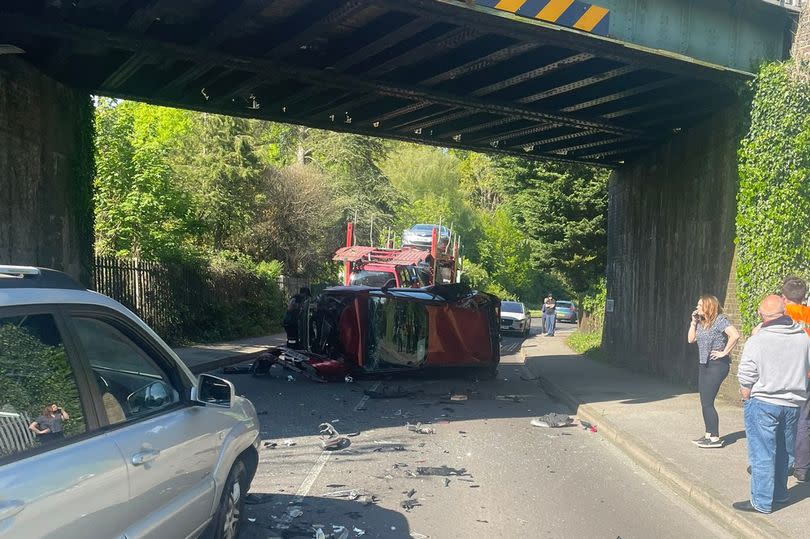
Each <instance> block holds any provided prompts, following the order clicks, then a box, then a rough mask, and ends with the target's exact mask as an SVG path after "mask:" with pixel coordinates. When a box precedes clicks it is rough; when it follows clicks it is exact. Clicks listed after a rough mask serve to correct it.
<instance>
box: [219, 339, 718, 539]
mask: <svg viewBox="0 0 810 539" xmlns="http://www.w3.org/2000/svg"><path fill="white" fill-rule="evenodd" d="M561 331H562V332H565V331H570V329H568V328H566V324H562V328H561ZM520 343H521V339H519V338H516V337H505V338H504V340H503V344H502V349H503V358H502V365H501V368H500V369H499V376H498V379H497V380H494V381H488V382H477V381H474V380H469V379H463V378H448V379H440V380H413V379H409V380H381V381H376V380H371V381H368V380H364V381H358V382H354V383H335V384H318V383H315V382H312V381H310V380H307V379H305V378H301V377H298V376H295V375H294V380H292V381H289V380H288V378H287V376H288V373H287V372H284V371H282V370H281V369H280V368H278V367H274V369H273V372H272V373H271V376H269V377H262V378H252V377H251V376H250V375H228V378H230V379H231V380H232V381H233V382H234V383H235V384H236V387H237V391H238V392H239V393H240V394H243V395H245V396H247V397H249V398H250V399H252V400H253V402H254V403H255V405H256V408H257V410H258V411H259V413H260V419H261V422H262V437H263V439H264V440H266V441H269V442H273V443H276V444H278V445H277V446H276V447H275V448H273V449H271V448H263V449H262V450H261V453H260V464H259V470H258V473H257V475H256V477H255V479H254V480H253V484H252V488H251V491H250V492H251V496H250V498H249V501H251V502H258V503H251V504H250V505H247V506H246V512H247V517H248V519H250V520H252V521H250V520H249V521H248V522H247V523H246V527H245V528H244V529H243V533H242V537H243V538H250V539H253V538H256V539H266V538H272V537H284V538H299V537H300V538H305V537H306V538H311V537H316V530H317V529H318V528H320V529H322V530H323V532H324V537H326V538H329V537H330V536H331V537H344V535H343V533H344V530H345V532H346V535H345V537H346V538H353V537H359V536H362V537H367V538H372V537H385V538H409V537H414V538H421V537H430V538H478V537H482V538H483V537H486V538H517V537H527V538H529V537H531V538H568V537H571V538H590V537H593V538H606V539H616V538H619V537H620V538H622V539H629V538H634V537H638V538H651V537H654V538H656V539H664V538H670V537H671V538H684V537H724V536H725V532H724V531H723V530H722V529H721V528H718V527H717V526H715V525H714V524H713V523H712V522H711V521H709V519H708V518H706V517H705V516H703V515H702V514H700V513H699V512H698V511H697V510H695V509H693V508H692V506H690V505H688V503H687V502H686V501H684V500H682V499H680V498H678V497H677V496H676V495H674V494H672V493H671V492H670V491H669V489H668V488H667V487H666V486H664V485H661V484H660V483H658V482H657V481H656V480H655V479H653V478H652V477H651V476H649V475H648V474H646V473H645V472H644V471H643V470H641V469H640V468H638V467H636V466H635V465H634V464H632V463H631V462H630V461H629V460H628V459H627V458H625V457H624V456H623V455H622V454H621V453H620V452H619V451H618V450H617V449H615V448H614V447H613V446H612V445H611V444H610V443H609V442H607V441H606V440H605V439H604V438H602V436H601V435H600V434H599V433H598V432H596V433H593V432H589V431H586V430H584V429H582V428H581V427H578V426H577V427H569V428H563V429H543V428H538V427H534V426H531V425H530V424H529V421H530V419H532V418H533V417H536V416H538V415H542V414H545V413H549V412H562V413H569V412H570V410H567V409H566V407H565V406H564V405H562V404H560V403H558V402H555V401H554V400H553V399H551V398H550V397H549V396H548V395H547V394H546V393H545V392H544V391H543V390H542V388H541V387H540V386H539V385H538V383H537V382H536V381H534V380H532V379H531V378H532V377H533V375H532V374H531V373H529V372H528V371H527V370H526V369H525V367H524V366H523V364H522V361H521V359H520V355H519V354H518V353H517V352H518V351H519V348H520ZM276 369H278V370H276ZM385 385H388V386H394V387H396V386H403V387H405V388H406V389H409V390H414V391H417V393H416V394H415V395H413V396H412V397H410V398H398V399H368V398H364V395H363V391H364V390H365V389H372V388H376V389H378V390H379V389H381V388H382V387H383V386H385ZM454 394H458V395H465V396H466V397H467V400H462V401H456V400H450V396H451V395H454ZM324 421H328V422H331V423H332V424H333V425H334V427H335V428H336V429H337V430H338V431H340V432H341V433H359V434H357V435H356V436H353V437H351V438H350V439H351V441H352V444H351V446H350V447H348V448H346V449H344V450H341V451H335V452H324V451H322V449H321V445H320V437H319V436H318V425H319V424H320V423H321V422H324ZM417 422H421V423H422V424H423V425H426V424H429V425H430V426H431V427H432V428H434V429H435V434H419V433H416V432H412V431H410V430H408V429H407V428H406V423H411V424H414V423H417ZM352 491H354V492H352Z"/></svg>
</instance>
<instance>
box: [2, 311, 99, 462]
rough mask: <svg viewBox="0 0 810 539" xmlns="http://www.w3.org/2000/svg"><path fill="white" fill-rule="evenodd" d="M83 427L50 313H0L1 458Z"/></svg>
mask: <svg viewBox="0 0 810 539" xmlns="http://www.w3.org/2000/svg"><path fill="white" fill-rule="evenodd" d="M86 430H87V424H86V422H85V415H84V412H83V410H82V405H81V402H80V401H79V388H78V386H77V384H76V377H75V375H74V373H73V369H72V367H71V365H70V363H69V361H68V357H67V353H66V351H65V347H64V345H63V342H62V336H61V335H60V333H59V330H58V328H57V326H56V322H55V320H54V318H53V316H51V315H49V314H32V315H21V316H13V317H0V459H2V458H3V457H8V456H11V455H14V454H16V453H20V452H23V451H27V450H29V449H33V448H36V447H38V446H41V445H45V444H51V443H56V442H59V441H61V440H64V439H65V438H70V437H73V436H76V435H78V434H81V433H83V432H85V431H86Z"/></svg>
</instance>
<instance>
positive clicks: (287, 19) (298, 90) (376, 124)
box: [0, 0, 744, 167]
mask: <svg viewBox="0 0 810 539" xmlns="http://www.w3.org/2000/svg"><path fill="white" fill-rule="evenodd" d="M0 32H2V34H0V35H2V39H0V41H2V42H3V43H8V44H10V45H13V46H16V47H18V48H19V49H22V50H23V51H24V53H23V54H22V55H21V57H22V58H24V59H25V60H26V61H27V62H29V63H32V64H34V65H35V66H36V67H38V68H39V69H40V70H41V71H43V72H44V73H46V74H48V75H49V76H51V77H53V78H55V79H57V80H59V81H61V82H63V83H65V84H67V85H68V86H71V87H74V88H78V89H83V90H86V91H88V92H93V93H99V94H103V95H109V96H115V97H122V98H130V99H136V100H142V101H148V102H152V103H156V104H163V105H169V106H175V107H183V108H191V109H197V110H204V111H209V112H217V113H222V114H229V115H238V116H246V117H254V118H262V119H267V120H275V121H282V122H288V123H295V124H302V125H307V126H311V127H318V128H324V129H330V130H338V131H347V132H352V133H359V134H366V135H375V136H380V137H386V138H392V139H400V140H410V141H416V142H422V143H427V144H434V145H441V146H447V147H459V148H468V149H474V150H481V151H489V152H492V151H497V152H501V153H507V154H515V155H521V156H528V157H535V158H551V159H559V160H568V161H578V162H588V163H596V164H602V165H605V166H611V167H613V166H618V165H619V164H621V163H622V162H623V161H624V160H626V159H628V158H631V157H632V156H633V155H634V154H638V153H639V152H644V151H645V150H648V149H649V148H651V147H653V146H656V145H660V144H661V142H662V141H664V140H665V139H667V138H669V137H671V136H672V135H673V133H676V132H678V131H680V130H682V129H685V128H688V127H689V126H691V125H694V124H696V123H697V122H699V121H700V120H702V119H704V118H705V117H706V116H708V115H710V114H711V113H712V111H713V110H715V109H716V108H718V106H721V105H723V104H725V103H727V102H728V101H729V100H731V99H732V98H733V96H734V94H735V92H734V89H735V87H736V85H737V84H738V83H739V81H740V80H742V79H743V78H744V76H743V75H742V74H741V73H739V72H735V71H731V70H723V69H719V68H716V67H713V66H708V65H705V64H701V63H699V62H695V61H688V60H687V59H684V58H676V57H674V56H672V55H663V54H653V53H651V52H649V51H644V50H641V49H639V48H636V47H632V46H628V45H623V44H620V43H617V42H613V41H611V40H606V39H601V38H597V37H593V36H589V35H588V34H586V33H584V32H578V31H573V30H569V29H563V28H560V27H554V26H552V25H549V24H544V23H524V22H519V21H516V20H514V19H510V18H508V17H499V16H494V15H493V14H491V13H487V12H484V11H482V10H481V9H473V8H471V7H469V6H467V5H466V4H465V3H464V2H462V1H459V2H454V1H436V0H396V1H395V0H277V1H273V2H269V1H267V0H242V1H236V0H151V1H147V0H104V1H101V0H83V1H81V2H69V1H64V2H63V1H47V2H46V1H42V2H32V1H29V0H19V1H11V2H4V3H3V5H2V6H0Z"/></svg>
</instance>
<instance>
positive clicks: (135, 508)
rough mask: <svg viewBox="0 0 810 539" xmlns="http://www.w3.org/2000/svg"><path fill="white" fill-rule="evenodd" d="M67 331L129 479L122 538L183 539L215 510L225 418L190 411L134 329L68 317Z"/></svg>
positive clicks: (157, 348) (167, 360) (169, 363)
mask: <svg viewBox="0 0 810 539" xmlns="http://www.w3.org/2000/svg"><path fill="white" fill-rule="evenodd" d="M70 325H71V327H72V328H73V330H74V331H75V334H76V336H77V341H78V344H79V346H78V348H79V351H80V354H81V356H82V358H83V360H84V361H85V362H86V363H87V365H88V366H89V368H90V370H91V371H92V373H93V378H94V380H95V384H96V386H95V389H96V391H97V401H98V402H99V403H100V408H101V409H102V410H101V412H100V414H101V415H102V416H104V420H105V422H106V423H108V427H107V428H108V429H109V434H110V436H111V437H112V439H113V440H114V442H115V444H116V445H117V446H118V448H119V449H120V451H121V454H122V455H123V458H124V462H125V464H126V468H127V471H128V473H129V503H128V504H127V512H128V513H129V514H130V515H131V518H132V521H133V524H132V525H131V526H130V527H129V528H128V529H127V530H126V536H127V538H128V539H136V538H147V537H149V538H151V537H154V538H165V537H178V538H182V537H187V536H188V535H189V534H191V533H192V532H194V531H195V530H197V529H198V528H199V527H200V526H202V525H203V524H205V522H206V521H207V519H208V518H209V517H210V515H211V513H212V510H213V507H214V494H215V483H214V478H213V475H212V474H213V471H214V467H215V466H216V462H217V459H218V456H219V454H218V447H219V445H220V440H221V439H222V438H224V435H225V428H226V426H227V424H226V421H225V418H224V417H223V416H222V414H218V413H216V412H215V411H213V410H210V409H207V408H205V407H198V406H193V405H192V404H191V402H190V400H189V394H190V391H189V390H190V381H188V380H184V375H183V374H182V372H181V371H180V370H179V369H177V367H176V365H175V364H174V362H173V360H172V359H171V356H170V355H169V354H167V353H166V352H165V350H163V353H161V349H162V347H161V345H160V344H159V343H157V342H155V341H154V340H152V339H151V338H150V337H149V336H148V335H147V334H146V333H145V332H142V331H141V330H139V327H138V325H137V324H134V323H133V322H131V321H129V320H127V319H125V318H123V317H121V316H119V315H116V314H115V313H111V312H94V311H83V312H82V311H74V312H71V313H70Z"/></svg>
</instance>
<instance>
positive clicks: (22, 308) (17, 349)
mask: <svg viewBox="0 0 810 539" xmlns="http://www.w3.org/2000/svg"><path fill="white" fill-rule="evenodd" d="M0 343H2V344H0V538H6V537H8V538H17V537H20V538H21V537H118V538H123V537H126V538H127V539H135V538H165V537H172V538H175V537H177V538H192V537H198V536H200V535H202V534H203V533H207V534H208V535H209V536H210V537H214V538H217V539H221V538H229V539H232V538H234V537H236V535H237V534H238V532H239V528H240V525H241V521H242V515H243V513H244V511H243V504H244V498H245V495H246V493H247V491H248V489H249V487H250V483H251V481H252V479H253V475H254V474H255V472H256V467H257V464H258V445H259V421H258V418H257V417H256V410H255V409H254V407H253V405H252V404H251V403H250V401H248V400H247V399H244V398H242V397H238V396H236V394H235V392H234V387H233V385H232V384H231V383H230V382H228V381H226V380H223V379H221V378H217V377H215V376H211V375H207V374H202V375H200V376H199V377H195V376H194V375H193V374H192V373H191V371H189V369H188V368H187V367H186V366H185V365H184V364H183V362H182V361H181V360H180V359H179V358H178V357H177V355H176V354H175V353H174V352H173V351H172V350H171V349H170V348H169V347H168V346H167V345H166V344H165V343H164V342H163V341H162V340H161V339H160V338H159V337H158V336H157V335H156V334H155V333H154V332H153V331H152V330H151V329H149V327H148V326H147V325H146V324H145V323H144V322H143V321H141V320H140V319H139V318H138V317H137V316H135V315H134V314H133V313H132V312H130V311H129V310H128V309H126V308H125V307H124V306H122V305H121V304H119V303H117V302H116V301H113V300H112V299H110V298H108V297H106V296H103V295H100V294H97V293H95V292H90V291H88V290H86V289H84V287H82V286H81V285H79V284H78V283H76V282H75V281H74V280H73V279H71V278H70V277H68V276H67V275H65V274H63V273H60V272H56V271H53V270H48V269H43V268H33V267H21V266H0Z"/></svg>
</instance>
